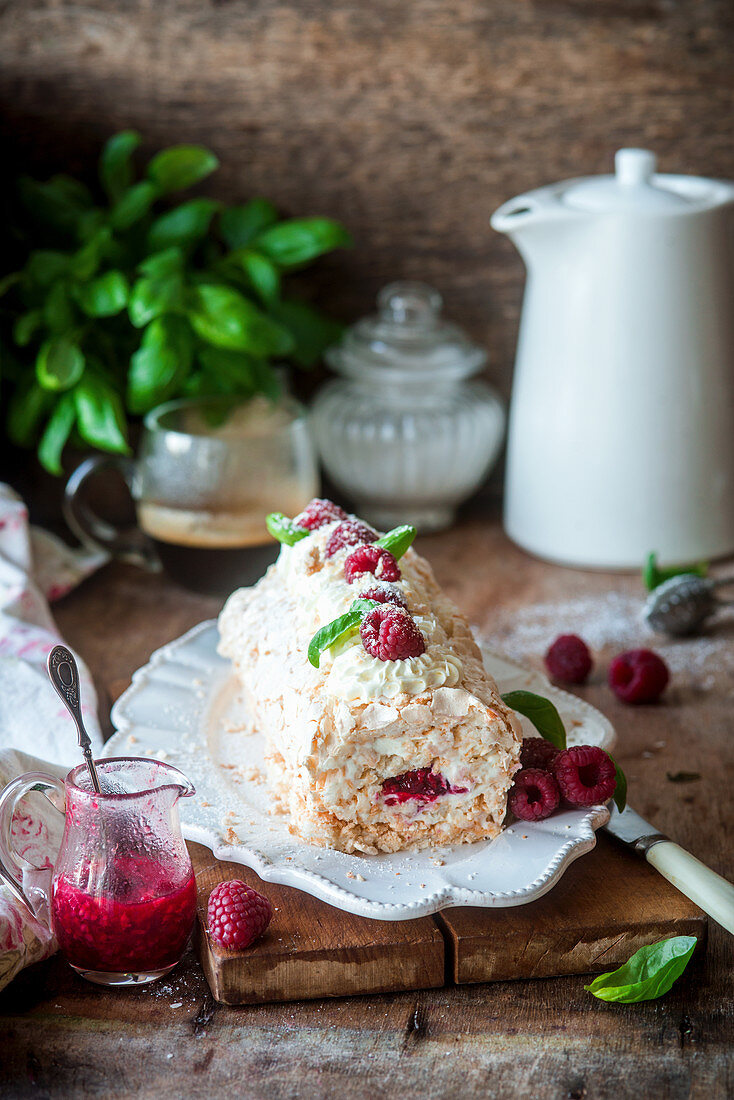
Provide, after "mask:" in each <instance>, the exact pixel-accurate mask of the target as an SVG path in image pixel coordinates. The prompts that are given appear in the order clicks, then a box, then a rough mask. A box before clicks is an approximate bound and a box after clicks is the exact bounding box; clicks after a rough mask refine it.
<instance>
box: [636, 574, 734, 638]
mask: <svg viewBox="0 0 734 1100" xmlns="http://www.w3.org/2000/svg"><path fill="white" fill-rule="evenodd" d="M730 584H734V577H728V578H722V579H719V580H713V579H709V578H708V577H698V576H696V574H695V573H681V574H680V575H679V576H677V577H671V578H670V580H668V581H663V583H662V584H659V585H658V586H657V588H655V589H654V590H653V591H652V592H651V593H650V595H649V596H648V597H647V600H646V601H645V606H644V608H643V612H642V614H643V616H644V618H645V620H646V622H647V623H648V624H649V625H650V626H651V627H652V629H653V630H654V631H655V632H656V633H658V634H678V635H683V634H692V633H693V632H694V631H695V630H698V629H699V627H702V626H703V624H704V623H705V622H706V620H707V619H710V618H711V616H712V615H715V614H716V613H717V611H720V610H721V608H722V607H726V606H727V605H728V604H734V600H721V599H719V598H718V597H717V596H716V595H715V594H714V593H715V590H716V589H717V588H722V587H723V586H724V585H730Z"/></svg>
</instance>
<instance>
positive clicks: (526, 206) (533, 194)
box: [490, 187, 573, 260]
mask: <svg viewBox="0 0 734 1100" xmlns="http://www.w3.org/2000/svg"><path fill="white" fill-rule="evenodd" d="M572 216H573V214H572V212H571V211H570V210H569V209H568V207H565V206H564V205H563V203H561V202H560V201H559V199H558V196H557V195H556V194H555V192H554V190H553V188H548V187H544V188H541V189H540V190H538V191H529V192H527V193H526V194H524V195H517V196H516V198H514V199H509V200H508V202H505V203H503V204H502V206H500V207H499V208H498V209H497V210H495V212H494V214H493V215H492V217H491V218H490V225H491V226H492V228H493V229H496V230H497V232H498V233H505V234H506V235H507V236H508V237H509V238H510V239H511V240H512V241H513V243H514V244H515V246H516V248H517V249H518V250H519V251H520V253H521V254H522V256H523V258H524V259H525V260H527V259H528V258H529V257H531V256H532V255H533V251H534V246H535V245H536V244H538V245H539V244H540V242H541V241H545V240H547V239H548V233H549V231H550V232H551V234H553V233H554V232H555V230H556V229H557V228H558V227H559V225H560V223H562V222H563V223H565V222H568V220H569V218H571V217H572Z"/></svg>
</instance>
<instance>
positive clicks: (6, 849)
mask: <svg viewBox="0 0 734 1100" xmlns="http://www.w3.org/2000/svg"><path fill="white" fill-rule="evenodd" d="M51 790H53V791H55V792H56V793H57V794H58V795H60V796H61V804H62V805H63V804H64V800H65V797H66V796H65V791H64V784H63V783H62V782H61V780H60V779H55V778H54V777H53V776H51V775H46V774H45V772H26V773H25V775H20V776H18V778H17V779H13V780H12V782H10V783H8V785H7V787H6V788H5V789H4V790H3V791H2V792H0V882H3V883H4V884H5V885H6V886H7V887H8V889H9V890H10V892H11V893H12V894H13V895H14V897H15V898H17V900H18V901H20V902H22V903H23V905H25V906H27V908H28V909H29V910H30V911H31V913H32V914H33V916H34V917H37V918H39V919H41V920H43V921H44V923H46V924H47V923H48V920H47V914H48V907H49V904H50V898H49V896H48V893H47V891H46V890H45V889H44V888H43V886H42V885H41V884H40V883H34V885H33V889H32V890H31V891H30V893H28V892H27V891H26V886H25V884H24V881H23V874H24V872H23V868H22V867H21V865H20V864H19V863H18V859H17V857H16V853H15V852H14V851H13V848H12V840H11V833H10V830H11V827H12V824H13V814H14V813H15V808H16V806H17V805H18V802H19V801H20V800H21V798H23V796H24V795H26V794H28V792H29V791H40V792H41V793H42V794H43V795H45V797H46V798H47V799H48V801H49V802H50V803H51V805H52V806H53V808H54V809H55V810H56V811H57V813H62V814H63V812H64V811H63V810H60V809H59V807H58V805H57V804H56V802H54V800H53V798H52V797H51V796H50V795H49V794H48V792H49V791H51ZM34 870H37V871H40V870H41V868H34Z"/></svg>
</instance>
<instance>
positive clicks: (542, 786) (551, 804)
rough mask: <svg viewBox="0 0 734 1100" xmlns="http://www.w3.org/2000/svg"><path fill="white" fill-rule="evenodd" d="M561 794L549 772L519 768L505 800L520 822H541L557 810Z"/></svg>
mask: <svg viewBox="0 0 734 1100" xmlns="http://www.w3.org/2000/svg"><path fill="white" fill-rule="evenodd" d="M560 801H561V792H560V791H559V789H558V784H557V782H556V780H555V779H554V778H553V776H552V775H551V774H550V772H546V771H542V769H540V768H521V769H520V771H519V772H517V773H516V774H515V778H514V780H513V785H512V788H511V789H510V793H509V795H508V798H507V805H508V808H509V809H510V810H511V811H512V813H513V814H514V815H515V817H517V818H519V819H520V820H521V821H542V820H543V819H544V818H546V817H550V815H551V814H552V813H553V811H554V810H556V809H558V804H559V803H560Z"/></svg>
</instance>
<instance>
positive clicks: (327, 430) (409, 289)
mask: <svg viewBox="0 0 734 1100" xmlns="http://www.w3.org/2000/svg"><path fill="white" fill-rule="evenodd" d="M377 303H378V306H379V312H378V313H377V315H376V316H373V317H365V318H364V319H363V320H361V321H358V322H357V324H355V325H354V326H353V327H352V328H350V329H348V330H347V332H346V333H345V335H344V338H343V339H342V341H341V343H339V344H337V345H335V346H334V347H332V348H330V349H329V351H328V352H327V354H326V359H327V362H328V363H329V365H330V366H331V367H332V368H333V369H334V370H335V371H336V372H337V373H338V374H339V375H341V377H340V378H337V379H334V380H332V381H331V382H328V383H327V384H326V386H324V388H323V389H322V390H321V392H320V393H319V394H318V396H317V398H316V401H315V403H314V407H313V411H312V425H313V429H314V435H315V438H316V442H317V446H318V448H319V451H320V454H321V458H322V461H323V463H324V466H325V468H326V471H327V472H328V474H329V476H330V477H331V479H332V480H333V481H334V483H335V484H336V485H337V486H338V487H339V489H341V491H342V492H343V493H344V494H345V495H346V496H347V497H348V498H350V500H352V501H353V502H354V505H355V508H356V511H357V512H358V513H359V515H360V516H363V517H364V518H365V519H366V520H368V521H369V522H370V523H372V524H374V526H376V527H378V528H380V529H382V530H389V529H390V528H391V527H395V526H397V525H398V524H401V523H412V524H413V525H414V526H415V527H417V528H418V530H420V531H424V532H427V531H438V530H441V529H442V528H444V527H448V526H449V525H450V524H451V522H452V521H453V519H454V514H455V510H456V508H457V506H458V505H459V504H460V503H461V502H462V501H463V500H465V499H466V498H467V497H468V496H470V495H471V494H472V493H473V492H474V491H475V489H477V488H478V487H479V485H480V484H481V483H482V481H483V480H484V478H485V477H486V476H487V474H488V472H489V470H490V468H491V466H492V464H493V463H494V461H495V459H496V458H497V454H498V452H499V449H500V445H501V443H502V438H503V435H504V427H505V412H504V406H503V404H502V402H501V401H500V399H499V397H498V396H497V394H496V393H495V392H494V391H493V390H492V389H491V388H490V387H489V386H488V385H486V383H485V382H483V381H480V380H478V379H472V376H473V375H475V374H476V373H477V372H478V371H479V370H480V369H481V368H482V366H483V365H484V363H485V362H486V358H487V355H486V352H485V351H484V350H483V349H482V348H479V347H477V345H475V344H473V343H472V342H471V340H469V338H468V337H467V335H466V334H465V333H464V332H462V330H461V329H460V328H458V327H457V326H456V325H454V324H451V323H450V322H448V321H445V320H444V319H443V318H442V317H441V306H442V300H441V296H440V294H438V292H437V291H435V290H433V289H432V288H431V287H429V286H426V285H425V284H424V283H417V282H398V283H391V284H390V285H389V286H386V287H384V288H383V290H381V291H380V294H379V295H378V299H377Z"/></svg>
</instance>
